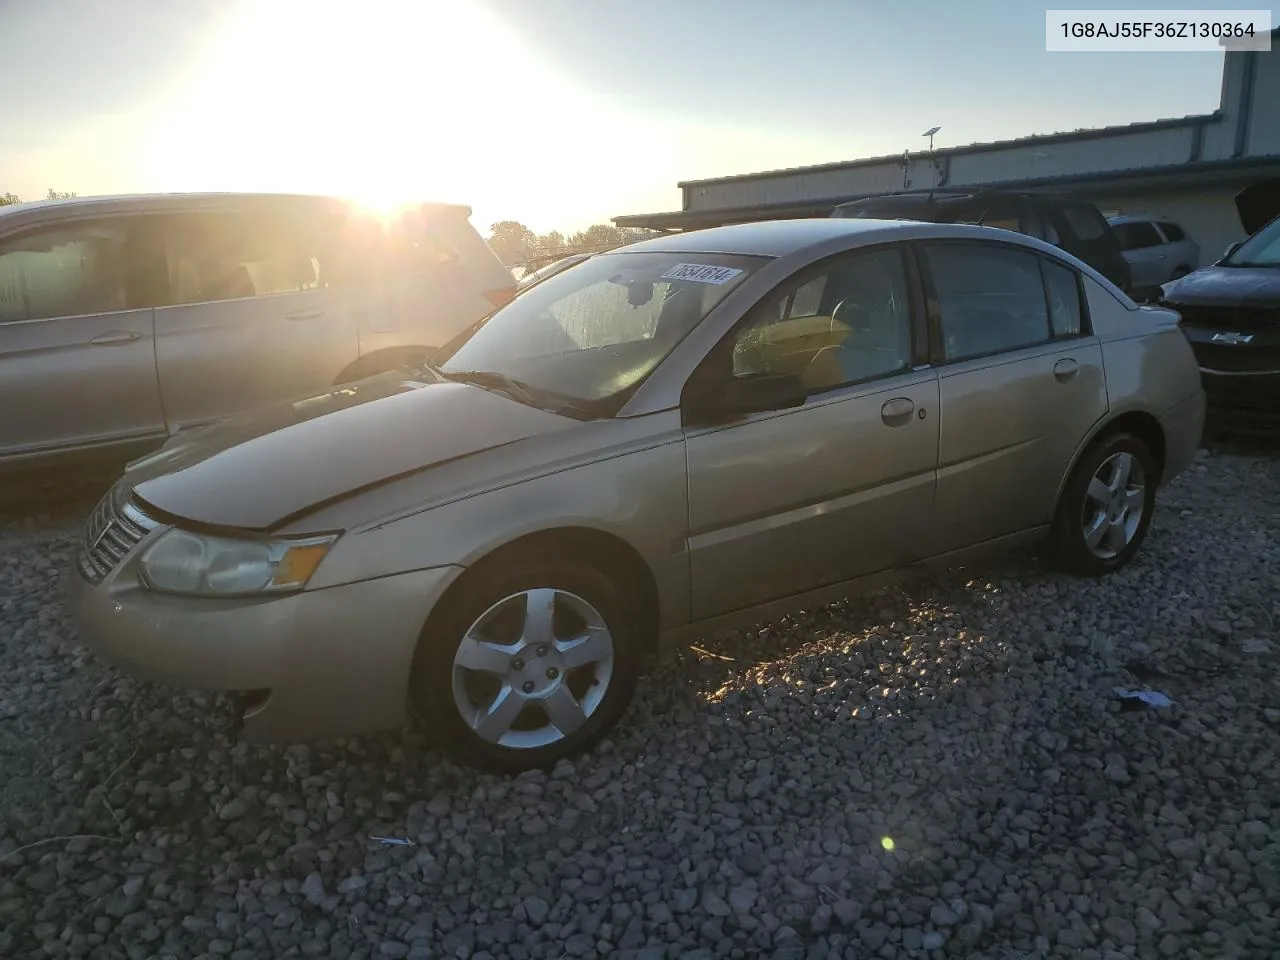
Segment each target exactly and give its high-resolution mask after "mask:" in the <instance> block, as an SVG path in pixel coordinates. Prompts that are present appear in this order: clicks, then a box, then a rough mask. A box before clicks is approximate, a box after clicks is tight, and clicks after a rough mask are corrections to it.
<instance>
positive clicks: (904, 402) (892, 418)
mask: <svg viewBox="0 0 1280 960" xmlns="http://www.w3.org/2000/svg"><path fill="white" fill-rule="evenodd" d="M915 412H916V405H915V403H913V402H912V401H911V400H910V399H909V398H908V397H894V398H893V399H892V400H887V401H885V405H884V406H883V407H881V408H880V419H881V420H883V421H884V422H885V423H886V424H888V425H889V426H891V427H900V426H902V425H903V424H904V423H908V422H910V420H911V415H912V414H913V413H915Z"/></svg>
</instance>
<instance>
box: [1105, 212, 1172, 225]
mask: <svg viewBox="0 0 1280 960" xmlns="http://www.w3.org/2000/svg"><path fill="white" fill-rule="evenodd" d="M1107 223H1109V224H1111V225H1112V226H1116V225H1117V224H1121V223H1172V221H1171V220H1170V219H1169V218H1168V217H1156V216H1152V215H1151V214H1147V213H1125V214H1121V215H1120V216H1118V217H1107Z"/></svg>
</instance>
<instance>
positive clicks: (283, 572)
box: [275, 543, 331, 586]
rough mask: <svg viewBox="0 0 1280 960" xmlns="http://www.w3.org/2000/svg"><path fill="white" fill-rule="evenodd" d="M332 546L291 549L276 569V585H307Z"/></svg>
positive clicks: (309, 546) (309, 545)
mask: <svg viewBox="0 0 1280 960" xmlns="http://www.w3.org/2000/svg"><path fill="white" fill-rule="evenodd" d="M330 546H331V544H327V543H313V544H308V545H307V546H304V547H290V548H289V549H288V550H286V551H285V554H284V556H283V557H281V558H280V564H279V566H277V567H276V576H275V583H276V585H277V586H284V585H286V584H293V583H298V584H301V583H306V582H307V581H308V580H310V579H311V575H312V574H313V573H315V572H316V567H318V566H320V561H321V560H323V559H324V558H325V555H326V554H327V553H328V552H329V547H330Z"/></svg>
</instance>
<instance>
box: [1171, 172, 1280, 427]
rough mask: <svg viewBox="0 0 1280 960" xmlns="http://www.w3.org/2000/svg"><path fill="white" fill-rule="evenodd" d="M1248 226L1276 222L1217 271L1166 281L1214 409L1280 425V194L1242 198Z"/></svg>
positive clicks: (1239, 203)
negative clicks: (1264, 221)
mask: <svg viewBox="0 0 1280 960" xmlns="http://www.w3.org/2000/svg"><path fill="white" fill-rule="evenodd" d="M1236 208H1237V210H1238V211H1239V213H1240V222H1241V224H1243V225H1244V227H1245V228H1246V229H1248V228H1249V227H1250V226H1255V227H1256V225H1257V224H1258V223H1259V222H1260V221H1261V220H1262V219H1263V217H1265V216H1266V215H1267V214H1271V215H1272V217H1273V219H1272V220H1271V221H1270V222H1269V223H1265V225H1263V226H1262V227H1261V228H1260V229H1257V230H1256V232H1254V233H1253V235H1252V236H1251V237H1249V239H1247V240H1245V241H1244V242H1243V243H1236V244H1232V245H1231V246H1230V247H1229V248H1228V249H1227V252H1226V253H1225V255H1224V256H1223V257H1222V259H1221V260H1219V261H1218V262H1217V263H1215V264H1213V265H1212V266H1209V267H1205V268H1203V269H1201V270H1197V271H1195V272H1194V273H1190V274H1188V275H1187V276H1185V277H1183V278H1181V279H1180V280H1174V281H1172V282H1170V283H1167V284H1165V286H1164V287H1163V289H1162V294H1161V297H1160V301H1159V302H1160V304H1161V305H1162V306H1166V307H1171V308H1172V309H1174V310H1176V311H1178V313H1179V314H1181V315H1182V330H1183V332H1184V333H1185V334H1186V335H1187V339H1188V340H1190V341H1191V348H1192V349H1193V350H1194V351H1195V354H1196V359H1197V360H1198V361H1199V363H1200V377H1201V380H1202V381H1203V382H1204V389H1205V394H1206V395H1207V398H1208V401H1209V403H1210V405H1211V406H1212V407H1214V408H1215V409H1217V410H1219V411H1222V412H1223V413H1227V414H1228V415H1230V416H1231V417H1232V418H1233V420H1235V421H1236V423H1237V424H1238V425H1242V426H1243V425H1247V424H1249V423H1250V422H1253V423H1257V424H1261V425H1267V426H1277V425H1280V191H1276V190H1274V189H1273V190H1272V191H1271V192H1270V193H1268V192H1266V191H1262V192H1259V191H1258V190H1245V191H1242V192H1241V193H1240V194H1239V195H1237V197H1236Z"/></svg>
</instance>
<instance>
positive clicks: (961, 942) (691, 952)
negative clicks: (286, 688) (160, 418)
mask: <svg viewBox="0 0 1280 960" xmlns="http://www.w3.org/2000/svg"><path fill="white" fill-rule="evenodd" d="M86 506H87V505H86V504H84V503H81V504H79V505H78V506H77V507H75V509H74V510H72V509H71V508H68V509H67V510H66V511H65V512H64V513H63V514H57V513H56V512H48V511H46V513H45V515H43V516H40V515H37V512H35V511H31V510H27V511H25V512H23V513H22V514H20V515H15V516H14V517H13V518H11V519H7V520H2V521H0V667H3V669H0V771H3V777H0V956H4V957H10V956H12V957H28V956H32V957H34V956H49V957H63V958H68V960H73V958H74V960H80V958H85V960H89V958H93V960H99V958H100V960H116V958H133V957H137V958H140V960H141V958H149V957H153V956H154V957H161V958H169V957H173V958H179V957H231V958H233V960H256V958H259V957H277V956H280V957H285V956H303V957H327V956H341V957H344V958H345V957H352V958H363V960H379V958H392V960H397V958H410V960H426V958H429V957H430V958H442V957H449V958H455V957H470V958H472V960H487V958H490V957H493V958H496V957H511V958H513V960H534V958H552V960H559V958H561V957H564V956H568V957H578V956H581V957H592V956H598V957H604V956H618V957H629V958H634V957H644V958H647V960H658V958H661V960H666V958H674V957H695V958H696V957H729V958H734V960H737V958H757V957H759V958H763V957H775V956H779V957H791V956H794V957H805V958H808V957H813V958H826V957H859V958H868V960H870V958H873V957H874V958H879V960H906V958H912V957H928V958H929V960H936V958H938V957H941V956H946V957H966V958H972V960H1030V958H1032V957H1037V958H1039V957H1045V958H1050V957H1053V958H1057V957H1070V958H1076V957H1079V958H1087V960H1115V958H1121V957H1134V958H1137V960H1155V958H1160V957H1168V958H1184V957H1185V958H1188V960H1195V958H1200V960H1208V958H1214V960H1217V958H1220V957H1221V958H1227V957H1230V958H1233V960H1253V958H1271V957H1272V956H1273V954H1274V949H1275V945H1276V944H1277V943H1280V911H1277V910H1276V909H1275V907H1274V904H1276V903H1277V902H1280V867H1277V866H1276V865H1277V864H1280V813H1277V810H1278V808H1277V805H1276V802H1275V797H1276V796H1277V795H1280V764H1278V763H1277V762H1276V752H1277V751H1276V739H1275V734H1276V729H1277V725H1280V681H1278V680H1277V678H1280V670H1278V669H1277V666H1280V660H1278V659H1277V658H1278V657H1280V636H1277V632H1276V624H1278V623H1280V600H1277V599H1276V598H1278V597H1280V461H1278V460H1276V459H1274V458H1269V457H1268V456H1264V455H1263V454H1262V453H1260V452H1258V451H1249V450H1240V451H1237V452H1223V453H1221V454H1216V455H1214V456H1212V457H1207V458H1203V459H1200V460H1198V461H1197V464H1196V467H1195V468H1194V469H1193V470H1192V471H1191V472H1190V473H1188V474H1187V475H1186V476H1184V477H1182V478H1179V479H1178V480H1177V481H1175V482H1174V483H1173V484H1172V485H1171V486H1170V487H1169V488H1167V489H1166V490H1162V491H1161V494H1160V501H1159V504H1158V506H1157V509H1156V512H1155V517H1154V522H1153V525H1152V531H1151V536H1150V539H1149V540H1148V542H1147V544H1146V546H1145V547H1144V549H1143V552H1142V554H1141V555H1140V556H1139V558H1138V559H1137V561H1136V562H1135V563H1134V564H1133V565H1131V566H1130V567H1128V568H1127V569H1125V570H1124V571H1122V572H1120V573H1118V574H1116V575H1113V576H1111V577H1106V578H1101V579H1098V580H1087V581H1086V580H1077V579H1075V578H1070V577H1063V576H1061V575H1058V574H1056V573H1053V572H1051V571H1049V570H1047V569H1046V568H1044V567H1043V566H1042V565H1041V564H1040V563H1039V562H1038V561H1036V560H1035V559H1034V558H1027V557H1019V558H1008V559H1007V560H1000V561H995V562H993V563H990V564H988V565H985V566H975V567H972V568H970V569H968V570H966V571H961V572H956V573H948V574H939V575H936V576H934V577H932V578H931V579H928V580H923V581H919V582H914V583H908V584H905V585H903V586H901V587H896V588H891V589H885V590H883V591H880V592H879V593H876V594H873V595H871V596H867V597H862V598H854V599H850V600H848V601H845V602H842V603H838V604H834V605H831V606H828V607H824V608H821V609H815V610H811V611H807V612H804V613H801V614H797V615H795V616H792V617H790V618H787V619H785V620H782V621H778V622H774V623H768V624H760V625H758V626H757V627H754V628H752V629H749V630H744V631H741V632H738V633H736V634H733V635H730V636H725V637H709V638H706V639H704V640H703V641H701V642H700V643H699V644H698V646H699V648H700V649H701V650H706V651H710V652H711V653H712V654H713V655H712V656H707V655H706V654H705V653H699V652H697V651H688V652H685V653H681V654H679V655H677V656H674V657H671V658H668V659H665V660H663V661H661V662H659V663H657V664H656V665H655V666H654V668H653V670H652V671H651V673H650V674H649V675H648V676H646V677H645V678H644V679H642V681H641V684H640V691H639V695H638V696H637V698H636V703H635V706H634V707H633V708H632V709H631V710H630V711H629V712H628V715H627V717H626V718H625V719H624V724H623V726H622V727H620V728H619V729H618V731H617V732H616V733H614V734H613V735H612V736H611V739H610V741H609V743H608V744H607V745H606V746H604V747H602V748H601V749H600V750H598V751H595V752H594V753H592V754H590V755H588V756H584V757H580V758H577V759H575V760H574V761H573V762H572V763H571V764H570V763H561V764H559V765H557V767H556V768H555V769H554V770H553V771H552V772H550V773H549V774H548V773H540V772H539V773H530V774H526V775H523V776H520V777H516V778H511V779H506V778H501V777H494V776H488V775H481V774H477V773H474V772H471V771H467V770H461V769H459V768H457V767H454V766H452V765H450V764H448V763H446V762H444V761H442V760H441V759H440V758H439V757H437V756H436V755H435V754H433V753H431V752H430V751H429V750H428V749H427V747H426V745H425V742H424V740H423V738H422V737H421V736H420V735H418V734H416V733H413V732H408V733H401V732H393V733H389V734H386V735H380V736H373V737H361V738H352V739H350V740H346V741H337V742H332V743H315V744H310V745H295V746H282V747H266V746H255V745H249V744H237V743H235V742H234V741H233V740H232V739H231V738H230V737H229V736H228V729H229V728H228V721H229V720H230V718H231V715H232V707H231V704H230V701H229V700H227V699H226V698H223V697H220V696H214V695H209V694H203V693H198V692H192V691H175V690H170V689H163V688H160V687H155V686H152V685H150V684H147V683H145V682H142V681H139V680H135V679H132V678H129V677H127V676H125V675H124V674H122V673H119V672H117V671H115V670H114V669H113V668H111V667H110V666H108V665H106V664H105V663H103V662H101V661H100V660H99V659H98V658H97V657H96V656H93V655H91V654H88V653H86V652H85V651H84V650H82V649H81V648H80V647H79V646H78V645H77V644H76V641H75V637H74V633H73V631H72V629H71V626H70V623H69V621H68V619H67V617H66V614H65V610H64V608H63V605H62V599H61V597H62V594H61V593H60V587H59V583H58V580H59V577H60V576H61V575H62V571H63V570H64V569H65V568H66V566H67V564H68V563H69V562H70V559H71V557H72V551H73V548H74V543H75V538H74V533H73V525H74V523H75V522H77V521H78V516H79V513H78V512H77V511H79V512H82V511H83V510H84V509H85V508H86ZM366 639H367V640H370V641H371V640H372V639H373V638H366ZM1116 686H1127V687H1135V686H1137V687H1141V686H1148V687H1151V688H1153V689H1159V690H1161V691H1163V692H1165V693H1167V694H1168V695H1169V696H1170V697H1171V698H1172V699H1173V702H1174V705H1173V706H1172V707H1171V708H1169V709H1167V710H1158V711H1157V710H1145V711H1144V710H1139V711H1132V712H1131V711H1124V710H1121V709H1120V704H1119V703H1118V702H1117V700H1116V699H1115V697H1114V695H1113V693H1112V690H1113V689H1114V688H1115V687H1116ZM76 835H79V837H78V839H65V840H53V838H58V837H73V836H76ZM371 836H405V837H408V838H410V839H411V840H412V841H413V842H414V846H409V847H388V846H382V845H380V844H378V843H377V842H376V841H372V840H370V837H371ZM104 838H105V839H104ZM40 841H52V842H46V843H42V844H40V845H39V846H35V847H27V849H23V850H21V851H20V852H19V850H20V848H23V847H25V846H26V845H28V844H32V843H39V842H40Z"/></svg>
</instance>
